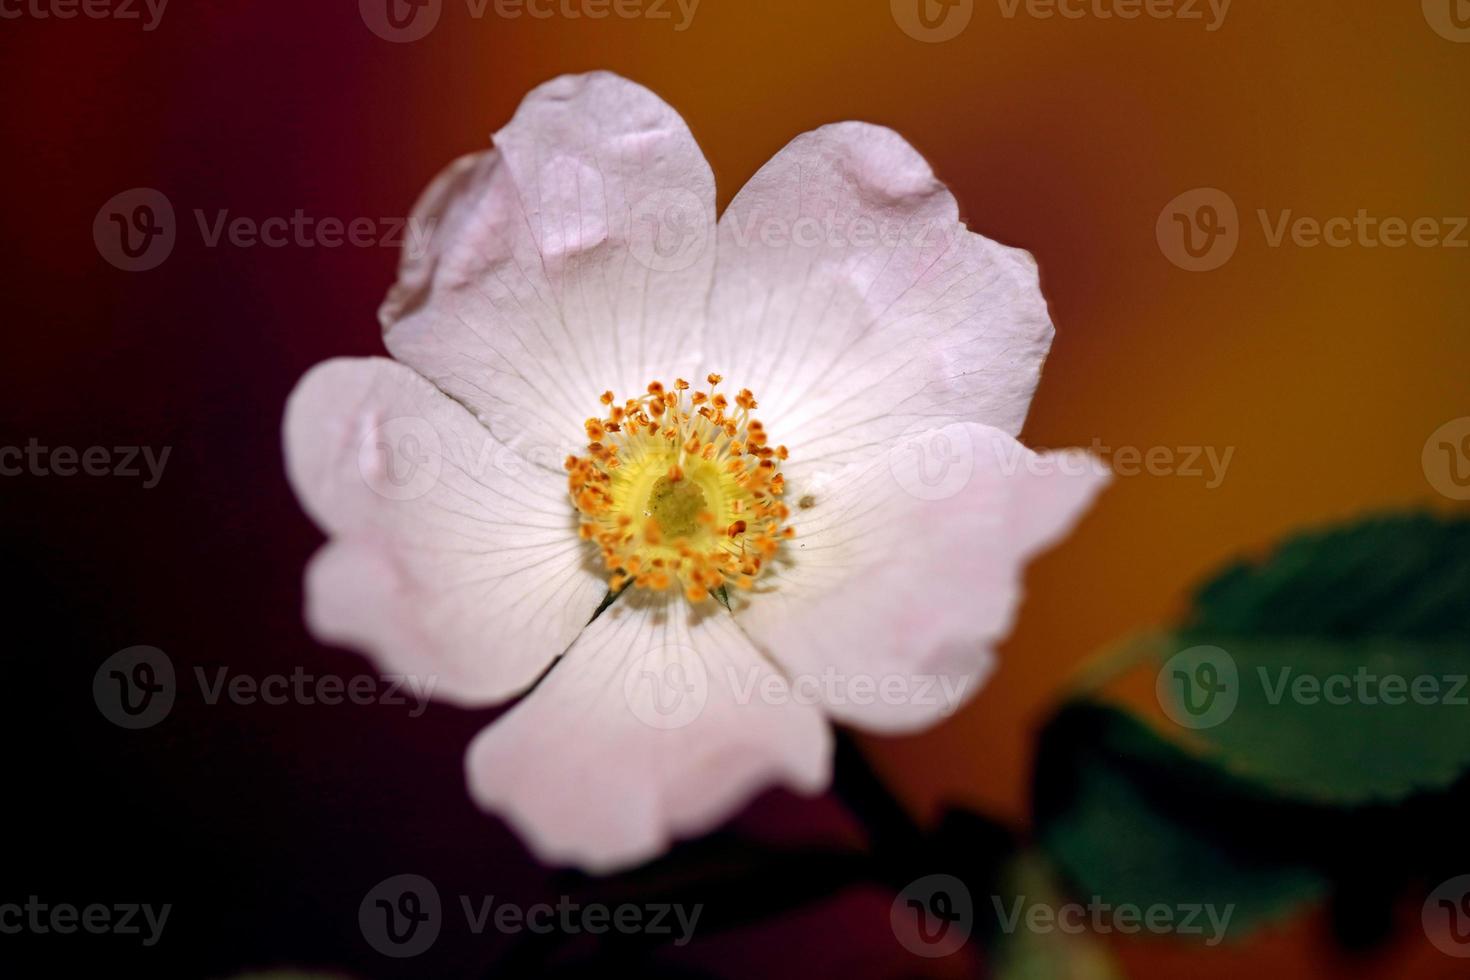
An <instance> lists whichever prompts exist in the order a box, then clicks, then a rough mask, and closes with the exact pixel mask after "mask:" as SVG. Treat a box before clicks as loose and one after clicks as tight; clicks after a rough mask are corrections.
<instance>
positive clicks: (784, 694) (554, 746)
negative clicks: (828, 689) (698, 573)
mask: <svg viewBox="0 0 1470 980" xmlns="http://www.w3.org/2000/svg"><path fill="white" fill-rule="evenodd" d="M830 755H831V733H830V731H829V730H828V728H827V724H826V722H825V721H824V720H823V719H822V716H821V714H820V712H819V711H818V710H817V709H816V708H815V707H813V706H812V705H811V704H810V703H802V702H799V701H797V700H795V699H793V698H792V697H791V696H790V692H789V691H788V690H787V689H786V687H785V685H784V682H783V681H782V680H781V677H780V675H779V673H777V672H776V671H775V670H774V668H772V667H771V666H770V664H769V663H768V662H767V661H766V660H764V659H763V658H762V657H761V656H760V654H759V653H757V652H756V650H755V648H754V647H753V646H751V643H750V641H749V640H748V639H747V638H746V637H745V636H744V634H742V633H741V632H740V630H739V628H737V627H736V626H735V624H734V623H733V622H732V621H731V618H730V614H729V613H728V612H726V611H725V609H723V608H722V607H719V606H717V605H715V604H713V603H705V604H704V605H703V606H701V607H700V609H699V610H698V611H695V610H692V609H691V607H690V606H689V605H688V604H687V603H686V602H685V600H684V599H683V597H682V596H678V595H674V594H656V593H647V592H630V593H629V594H627V595H624V596H622V597H621V598H619V599H618V601H617V602H615V603H614V604H613V605H612V606H610V607H609V608H608V610H607V611H606V612H604V613H603V614H602V615H601V616H599V617H598V618H597V619H596V620H595V621H594V622H593V623H592V625H591V626H589V627H588V628H587V630H586V632H585V633H583V634H582V636H581V637H579V638H578V640H577V642H576V643H575V644H573V646H572V648H571V650H569V651H568V652H567V655H566V656H565V657H564V658H563V659H562V660H561V661H560V662H558V663H557V665H556V666H555V667H554V668H552V670H551V673H550V674H548V675H547V676H546V678H545V680H543V681H542V682H541V684H540V685H539V686H538V687H537V688H536V689H535V690H533V691H532V692H531V693H530V694H529V695H527V696H526V697H525V699H524V700H522V701H521V702H520V703H519V704H517V705H516V706H515V707H514V708H512V709H511V710H510V711H509V712H508V713H507V714H505V715H504V716H503V717H501V718H500V719H499V720H497V721H496V722H495V723H494V724H492V725H491V726H490V727H489V728H487V729H486V730H485V731H484V732H482V733H481V734H480V736H479V737H478V738H477V739H476V740H475V742H474V744H473V745H471V747H470V751H469V756H468V758H467V760H466V766H467V769H468V777H469V784H470V789H471V792H472V793H473V795H474V797H475V799H476V800H477V801H479V803H480V804H481V805H482V806H483V807H485V808H486V809H488V810H491V811H494V812H496V813H499V814H502V815H503V816H504V817H505V818H506V819H507V820H508V821H509V822H510V823H511V824H512V825H513V826H514V827H515V828H516V830H517V831H518V832H519V833H520V835H521V837H522V838H523V839H525V840H526V841H527V842H528V843H529V844H530V846H531V848H532V849H533V850H534V851H535V852H536V854H537V855H538V856H540V857H541V858H542V859H543V860H545V861H547V862H549V863H553V864H574V865H578V866H580V867H583V868H586V869H589V870H592V871H609V870H613V869H616V868H619V867H623V866H627V865H631V864H636V863H639V862H641V861H644V860H647V859H648V858H650V857H653V856H655V855H657V854H659V853H660V852H662V851H663V850H664V849H665V848H667V847H668V845H669V843H670V841H672V840H673V839H675V838H682V837H690V836H694V835H697V834H700V833H703V832H704V831H706V830H709V829H711V828H712V827H714V826H715V825H717V824H719V823H720V822H721V821H722V820H724V819H725V818H726V817H728V816H730V815H731V813H732V812H733V811H735V810H736V809H737V808H738V807H740V806H741V805H742V804H744V803H745V802H746V801H747V800H749V799H750V798H751V797H752V796H753V795H754V794H755V793H757V792H758V791H760V790H762V789H764V788H766V787H768V786H773V785H778V784H780V785H785V786H788V787H790V788H792V789H795V790H797V791H800V792H804V793H813V792H817V791H819V790H821V789H822V788H823V787H824V786H825V785H826V783H827V781H828V778H829V775H830Z"/></svg>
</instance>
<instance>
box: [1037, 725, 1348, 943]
mask: <svg viewBox="0 0 1470 980" xmlns="http://www.w3.org/2000/svg"><path fill="white" fill-rule="evenodd" d="M1035 805H1036V817H1037V827H1038V836H1039V840H1040V842H1041V844H1042V846H1043V847H1044V849H1045V850H1046V852H1047V853H1048V854H1049V855H1050V856H1051V858H1052V859H1053V860H1054V861H1055V862H1056V863H1057V864H1058V866H1059V867H1060V868H1061V869H1062V870H1063V871H1064V872H1065V873H1066V876H1067V878H1068V879H1069V880H1070V882H1071V883H1072V885H1073V886H1074V895H1075V896H1077V897H1078V898H1079V899H1082V900H1084V901H1085V900H1090V899H1092V898H1093V897H1094V896H1095V897H1096V898H1097V899H1098V900H1100V901H1102V902H1106V903H1108V904H1110V905H1114V906H1116V905H1119V904H1127V905H1130V906H1135V907H1137V908H1139V909H1147V908H1148V907H1150V906H1153V905H1157V904H1163V905H1165V906H1168V907H1169V908H1170V909H1172V910H1175V911H1176V913H1177V914H1180V915H1182V914H1183V912H1182V911H1181V910H1183V909H1185V908H1186V907H1190V906H1204V905H1208V906H1210V907H1212V908H1213V909H1214V910H1215V912H1216V915H1217V916H1218V917H1220V918H1223V917H1224V916H1225V915H1227V914H1228V915H1229V921H1228V926H1227V927H1226V928H1225V930H1224V933H1225V938H1226V939H1234V938H1237V937H1239V936H1241V935H1243V934H1245V933H1246V932H1248V931H1249V930H1250V929H1252V928H1253V927H1255V926H1257V925H1259V924H1261V923H1263V922H1266V921H1270V920H1272V919H1275V918H1277V917H1279V916H1281V915H1283V914H1284V913H1286V912H1287V911H1289V910H1291V909H1292V908H1294V907H1295V906H1296V905H1297V904H1299V903H1300V902H1302V901H1305V900H1309V899H1312V898H1314V897H1317V896H1318V895H1320V894H1321V893H1322V892H1323V891H1324V890H1325V887H1326V880H1325V878H1324V877H1323V875H1322V874H1321V873H1320V872H1319V871H1318V870H1317V869H1316V868H1314V867H1313V866H1312V864H1311V863H1310V862H1309V860H1308V859H1307V858H1306V857H1304V856H1302V855H1301V854H1299V853H1293V847H1292V846H1291V838H1292V837H1293V836H1295V833H1296V832H1297V830H1298V828H1301V827H1303V826H1304V825H1305V824H1307V823H1309V821H1308V820H1307V819H1306V815H1305V814H1303V813H1301V812H1300V811H1299V810H1297V809H1295V808H1293V807H1292V806H1291V805H1289V804H1282V803H1279V802H1278V801H1276V800H1273V799H1272V798H1271V797H1269V796H1268V795H1265V794H1262V793H1260V792H1259V791H1258V790H1257V789H1256V788H1255V787H1253V786H1251V785H1250V784H1248V783H1245V782H1242V781H1239V780H1237V779H1235V778H1234V777H1232V776H1230V775H1229V774H1228V773H1226V772H1224V771H1222V770H1221V769H1219V768H1218V767H1216V766H1214V765H1212V764H1210V763H1209V762H1208V761H1207V760H1202V759H1200V758H1198V757H1196V756H1193V755H1191V754H1190V753H1189V752H1188V751H1186V750H1185V749H1183V748H1181V747H1180V746H1178V745H1175V744H1173V743H1171V742H1169V741H1166V740H1165V739H1164V738H1162V737H1160V736H1159V735H1158V734H1157V733H1156V732H1155V731H1154V730H1153V729H1151V728H1150V727H1149V726H1147V725H1145V724H1144V723H1143V722H1141V721H1139V720H1138V719H1136V718H1134V717H1133V716H1131V715H1129V714H1128V713H1126V712H1124V711H1121V710H1118V709H1115V708H1111V707H1106V706H1103V705H1099V704H1091V703H1086V702H1077V703H1074V704H1071V705H1068V706H1067V707H1065V708H1063V709H1062V710H1061V711H1060V712H1059V713H1058V714H1057V715H1056V716H1055V717H1054V718H1053V720H1052V721H1051V723H1050V724H1049V725H1048V726H1047V728H1046V730H1045V732H1044V733H1043V736H1042V744H1041V751H1040V755H1039V758H1038V762H1037V778H1036V786H1035ZM1263 822H1264V825H1267V826H1276V827H1279V828H1280V831H1281V833H1280V835H1279V837H1278V838H1276V839H1275V841H1274V843H1272V842H1268V843H1267V846H1265V847H1263V846H1262V840H1261V835H1260V834H1259V829H1260V827H1261V826H1262V825H1263ZM1190 936H1194V937H1195V938H1196V939H1200V940H1208V939H1209V938H1210V937H1209V936H1208V935H1204V936H1201V935H1198V934H1195V933H1189V934H1185V933H1183V932H1181V938H1186V939H1187V938H1190Z"/></svg>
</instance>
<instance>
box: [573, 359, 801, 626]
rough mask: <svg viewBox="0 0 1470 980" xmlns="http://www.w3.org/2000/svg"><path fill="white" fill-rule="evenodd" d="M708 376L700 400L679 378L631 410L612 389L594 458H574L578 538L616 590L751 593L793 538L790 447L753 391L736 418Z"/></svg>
mask: <svg viewBox="0 0 1470 980" xmlns="http://www.w3.org/2000/svg"><path fill="white" fill-rule="evenodd" d="M706 380H707V381H708V382H709V390H708V391H695V392H690V390H689V387H690V385H689V382H688V381H685V380H684V379H682V378H680V379H678V380H676V381H675V382H674V385H673V387H672V388H666V387H665V386H664V385H663V384H662V383H661V382H658V381H654V382H651V383H650V384H649V385H648V390H647V393H646V394H644V395H641V396H639V397H637V398H632V399H629V400H628V401H626V402H623V403H622V404H619V403H618V400H617V398H616V397H615V396H614V395H613V393H612V392H610V391H606V392H603V394H602V398H601V401H602V405H603V408H604V410H605V411H606V412H607V413H608V414H607V416H606V417H605V418H590V419H588V420H587V422H586V429H587V439H588V444H587V455H586V456H569V457H567V462H566V468H567V474H568V480H567V482H568V486H569V487H570V489H571V494H572V501H573V503H575V504H576V506H577V510H578V511H580V512H581V515H582V518H581V535H582V537H583V538H584V539H585V540H588V541H592V542H594V543H595V544H596V545H597V546H598V548H599V549H600V550H601V552H602V561H603V565H604V566H605V567H606V568H607V570H608V573H609V579H608V585H609V586H610V587H611V588H612V589H613V590H614V591H617V590H618V589H621V588H623V586H625V585H627V584H628V583H629V582H631V583H633V584H634V585H637V586H641V587H643V588H647V589H655V590H662V589H667V588H669V587H670V586H671V585H673V584H674V583H675V582H678V583H679V585H680V586H681V587H682V588H683V590H684V594H685V596H687V597H688V599H689V601H690V602H701V601H703V600H705V599H708V598H709V596H710V593H711V592H713V591H714V590H716V589H718V588H720V587H721V586H723V585H730V584H733V585H735V586H738V587H739V588H742V589H748V588H751V587H752V586H753V585H754V584H755V579H756V577H757V576H759V575H760V573H761V570H762V569H763V568H764V567H765V566H766V565H767V564H768V563H769V562H770V560H771V559H772V558H773V557H775V554H776V551H777V549H778V548H779V547H780V543H781V541H783V540H785V539H788V538H791V537H793V536H794V534H795V532H794V531H793V530H792V529H791V528H789V527H783V526H782V524H783V522H784V521H785V520H786V518H787V517H788V516H790V513H791V512H790V511H789V510H788V509H787V507H786V505H785V504H783V503H782V502H781V495H782V493H783V492H784V491H785V481H784V478H783V477H782V476H781V469H780V461H781V460H784V459H785V458H786V447H785V446H777V447H774V448H772V447H771V446H769V445H767V442H768V440H767V437H766V432H765V429H764V427H763V426H762V425H761V423H760V422H759V421H758V420H756V419H754V418H752V417H751V415H750V413H751V412H752V411H754V410H755V408H756V400H755V396H754V395H753V394H751V393H750V391H749V390H748V389H742V390H741V391H740V392H739V393H738V394H737V395H736V396H735V410H734V412H730V411H729V409H730V400H729V399H728V398H726V397H725V396H724V395H722V394H719V393H717V392H716V391H715V388H716V387H717V386H718V385H719V383H720V380H721V379H720V376H719V375H718V374H711V375H709V377H708V378H707V379H706Z"/></svg>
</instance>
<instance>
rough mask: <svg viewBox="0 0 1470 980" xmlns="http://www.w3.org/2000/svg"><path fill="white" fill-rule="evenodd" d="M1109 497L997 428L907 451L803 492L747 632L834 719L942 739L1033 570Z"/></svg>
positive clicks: (1093, 469)
mask: <svg viewBox="0 0 1470 980" xmlns="http://www.w3.org/2000/svg"><path fill="white" fill-rule="evenodd" d="M1106 483H1107V476H1106V472H1105V470H1104V469H1103V468H1102V467H1101V466H1100V464H1099V463H1098V462H1097V461H1096V460H1094V459H1092V458H1090V457H1088V456H1087V455H1086V454H1084V453H1081V452H1075V451H1069V452H1064V453H1049V454H1040V455H1039V454H1037V453H1034V452H1032V451H1030V450H1028V449H1026V448H1025V447H1023V446H1022V445H1021V444H1020V443H1018V442H1016V441H1015V440H1014V439H1013V438H1011V437H1010V436H1009V435H1007V434H1006V433H1004V432H1001V431H1000V430H998V429H993V428H990V427H989V426H982V425H976V424H974V423H954V424H952V425H949V426H947V427H945V428H942V429H933V430H927V431H925V432H922V433H919V434H916V435H914V436H912V437H909V438H906V439H903V440H900V441H899V442H897V443H896V444H895V446H894V448H893V449H892V450H891V451H890V452H887V453H884V454H881V455H879V456H877V457H875V458H874V459H872V460H870V461H869V462H868V463H867V464H866V465H863V466H858V467H854V468H853V469H852V470H850V471H848V472H846V473H844V474H842V475H841V476H839V477H837V478H835V479H832V480H830V481H828V482H826V483H825V484H823V485H820V486H819V485H816V484H808V485H805V486H795V487H793V488H792V496H791V497H790V498H789V499H790V500H791V502H792V503H793V504H794V505H795V506H794V507H793V514H792V522H793V524H794V525H795V526H796V529H797V537H796V538H795V539H794V540H793V541H790V542H788V543H787V544H786V545H785V546H784V547H783V549H782V554H783V555H784V557H782V556H778V558H777V561H776V562H774V563H773V565H772V567H771V568H770V569H769V571H767V572H766V574H765V575H764V576H763V577H762V578H761V579H759V580H758V582H757V589H756V592H755V594H752V595H749V596H748V597H743V598H742V601H741V603H740V605H739V606H738V607H737V609H736V614H735V617H736V622H738V623H739V624H740V625H741V626H742V627H744V629H745V631H746V632H747V633H748V634H749V635H750V636H751V638H752V639H754V640H755V641H756V643H757V645H758V646H759V647H760V648H761V650H762V651H763V652H765V653H766V654H767V655H769V656H770V657H771V658H772V659H774V660H775V661H776V662H777V663H778V664H780V665H781V667H782V668H783V670H784V671H785V672H786V674H787V676H788V678H789V679H790V680H791V683H792V685H793V687H794V688H795V689H797V690H802V689H803V686H804V685H807V686H810V687H811V688H812V689H814V690H819V691H821V692H822V696H823V701H824V706H825V708H826V710H827V712H828V713H829V714H830V715H832V716H833V717H834V718H837V719H839V720H841V721H845V722H850V723H852V724H854V725H858V726H861V727H863V728H869V729H874V730H878V731H884V732H903V731H912V730H916V729H920V728H924V727H927V726H929V725H932V724H934V723H935V722H936V721H938V720H939V719H941V718H943V717H944V716H946V715H947V714H949V713H951V712H952V711H954V710H955V708H957V707H958V706H959V705H960V704H962V703H963V702H964V701H965V700H967V699H968V698H969V697H970V696H972V695H973V694H974V693H975V691H976V690H977V689H978V688H979V687H980V685H981V684H982V683H983V682H984V680H985V678H986V676H988V674H989V672H990V670H991V669H992V666H993V662H994V653H993V651H994V647H995V645H996V644H997V643H998V642H999V641H1000V640H1001V639H1003V638H1004V637H1005V636H1006V635H1007V634H1008V633H1009V632H1010V629H1011V624H1012V621H1013V620H1014V618H1015V614H1016V609H1017V606H1018V605H1019V603H1020V600H1021V578H1022V572H1023V570H1024V568H1025V565H1026V563H1027V562H1028V561H1029V560H1030V558H1031V557H1032V556H1033V555H1035V554H1036V553H1038V552H1039V551H1042V550H1043V549H1045V548H1046V547H1048V546H1049V545H1051V544H1052V543H1053V542H1055V541H1057V540H1059V539H1060V538H1061V537H1062V536H1063V535H1065V534H1066V533H1067V531H1069V530H1070V529H1071V527H1072V525H1073V524H1074V523H1075V522H1076V521H1077V520H1078V519H1079V517H1080V516H1081V515H1082V514H1083V513H1084V512H1085V511H1086V510H1087V508H1088V506H1089V505H1090V504H1091V502H1092V500H1093V498H1094V497H1095V495H1096V494H1097V492H1098V491H1099V490H1100V489H1101V487H1102V486H1104V485H1105V484H1106ZM804 505H807V506H804ZM731 595H732V598H734V597H735V596H736V593H735V591H734V590H732V592H731Z"/></svg>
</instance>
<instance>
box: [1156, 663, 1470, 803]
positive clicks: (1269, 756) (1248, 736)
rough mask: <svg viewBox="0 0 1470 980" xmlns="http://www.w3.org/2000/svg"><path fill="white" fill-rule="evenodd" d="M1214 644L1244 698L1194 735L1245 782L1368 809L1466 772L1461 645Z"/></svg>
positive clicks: (1446, 783)
mask: <svg viewBox="0 0 1470 980" xmlns="http://www.w3.org/2000/svg"><path fill="white" fill-rule="evenodd" d="M1210 643H1211V644H1212V645H1214V646H1217V647H1219V648H1221V649H1223V650H1225V651H1226V652H1227V653H1228V655H1229V656H1230V658H1231V660H1232V661H1233V662H1234V666H1235V668H1236V672H1237V675H1238V681H1237V683H1238V686H1239V698H1238V701H1237V703H1236V705H1235V708H1234V710H1233V711H1232V712H1231V713H1230V714H1229V716H1228V717H1227V718H1226V719H1225V720H1223V721H1222V722H1220V723H1219V724H1217V725H1214V726H1213V727H1210V728H1206V729H1202V730H1200V731H1199V732H1197V733H1196V735H1197V737H1198V738H1199V739H1200V740H1201V741H1202V742H1203V743H1204V744H1205V745H1206V746H1207V747H1208V748H1209V749H1212V750H1214V752H1215V753H1217V754H1215V755H1214V756H1213V757H1214V758H1215V759H1217V760H1218V762H1219V764H1220V765H1222V766H1224V767H1226V768H1227V769H1229V771H1230V772H1232V773H1234V774H1235V775H1237V776H1240V777H1244V778H1247V779H1250V780H1253V781H1255V782H1258V783H1260V784H1261V785H1262V786H1264V787H1266V788H1268V789H1270V790H1271V791H1272V792H1273V793H1276V794H1279V795H1281V796H1285V797H1290V798H1293V799H1300V800H1303V801H1309V802H1317V803H1326V804H1331V805H1336V806H1362V805H1367V804H1373V803H1393V802H1397V801H1399V800H1402V799H1404V798H1406V797H1409V796H1411V795H1414V794H1416V793H1426V792H1437V791H1441V790H1444V789H1447V788H1449V787H1450V786H1451V785H1453V784H1454V783H1455V782H1456V781H1457V780H1459V779H1460V777H1461V776H1462V775H1463V774H1464V772H1465V771H1466V769H1467V768H1470V685H1467V669H1470V663H1467V660H1470V658H1467V655H1466V651H1465V650H1464V649H1462V648H1458V647H1444V646H1427V645H1416V644H1412V643H1406V642H1402V641H1396V640H1393V639H1387V638H1372V639H1368V640H1361V641H1345V640H1335V641H1334V640H1315V639H1292V638H1284V637H1283V638H1265V639H1262V638H1256V637H1252V638H1250V639H1231V638H1224V637H1211V638H1210ZM1174 690H1176V692H1177V690H1178V689H1174Z"/></svg>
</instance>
